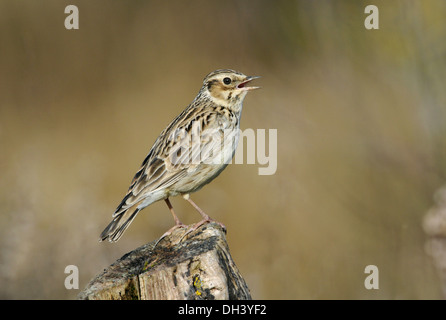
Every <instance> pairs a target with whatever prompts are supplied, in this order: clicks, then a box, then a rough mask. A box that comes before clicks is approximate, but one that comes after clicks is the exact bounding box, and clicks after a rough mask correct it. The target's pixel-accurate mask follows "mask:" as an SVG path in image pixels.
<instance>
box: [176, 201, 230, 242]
mask: <svg viewBox="0 0 446 320" xmlns="http://www.w3.org/2000/svg"><path fill="white" fill-rule="evenodd" d="M183 198H184V199H186V200H187V201H188V202H189V203H190V204H191V205H192V206H193V207H194V208H195V209H196V210H197V211H198V212H199V213H200V215H201V216H202V217H203V220H201V221H199V222H198V223H196V224H195V225H194V226H193V227H192V228H191V229H190V230H188V231H187V232H186V234H188V233H189V232H191V231H193V230H196V229H198V227H200V226H202V225H203V224H205V223H209V222H215V223H217V224H218V225H220V227H222V229H223V230H224V231H225V232H226V226H225V225H224V224H223V223H221V222H218V221H216V220H214V219H212V218H211V217H209V216H208V215H207V214H206V213H205V212H204V211H203V210H201V208H200V207H199V206H197V205H196V203H195V202H193V201H192V199H191V198H190V197H189V194H185V195H183ZM183 237H184V236H183Z"/></svg>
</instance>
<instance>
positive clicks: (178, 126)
mask: <svg viewBox="0 0 446 320" xmlns="http://www.w3.org/2000/svg"><path fill="white" fill-rule="evenodd" d="M202 115H203V109H198V108H193V109H186V110H184V111H183V112H182V113H181V114H180V115H179V116H178V117H177V118H175V119H174V120H173V121H172V122H171V123H170V124H169V126H167V128H166V129H164V130H163V132H161V134H160V136H159V137H158V139H157V140H156V141H155V143H154V145H153V146H152V148H151V149H150V152H149V154H148V155H147V156H146V158H145V159H144V161H143V163H142V164H141V167H140V169H139V170H138V171H137V172H136V174H135V176H134V177H133V180H132V183H131V184H130V187H129V189H128V192H127V194H126V195H125V197H124V198H123V199H122V201H121V203H120V204H119V206H118V207H117V208H116V211H115V213H114V214H113V217H116V216H117V215H119V214H120V213H121V212H123V211H125V210H127V209H128V208H129V207H131V206H133V205H135V204H136V203H140V202H141V200H142V199H145V198H148V197H149V196H150V195H151V194H153V193H154V192H156V191H159V190H162V189H167V188H169V187H170V186H172V185H173V184H175V183H176V182H177V181H179V180H181V178H183V177H184V176H186V175H187V174H190V173H191V171H194V168H196V167H197V166H198V165H199V161H196V158H197V157H198V155H199V152H200V150H199V144H198V145H197V144H196V143H190V142H191V139H193V137H192V136H193V130H199V129H198V126H194V123H197V124H199V123H200V121H201V120H200V121H199V120H198V119H202ZM194 119H197V121H194ZM194 158H195V159H194ZM198 159H199V157H198ZM157 200H158V199H157Z"/></svg>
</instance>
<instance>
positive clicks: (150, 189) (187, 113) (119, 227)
mask: <svg viewBox="0 0 446 320" xmlns="http://www.w3.org/2000/svg"><path fill="white" fill-rule="evenodd" d="M256 78H258V77H250V76H245V75H244V74H242V73H240V72H236V71H234V70H229V69H225V70H216V71H214V72H211V73H210V74H208V75H207V76H206V77H205V78H204V80H203V86H202V87H201V89H200V91H199V92H198V95H197V96H196V97H195V99H194V100H193V101H192V103H191V104H190V105H189V106H188V107H187V108H186V109H185V110H184V111H183V112H181V114H180V115H179V116H177V117H176V118H175V119H174V120H173V121H172V122H171V123H170V124H169V125H168V126H167V127H166V128H165V129H164V130H163V132H161V134H160V136H159V137H158V139H156V141H155V143H154V144H153V146H152V148H151V149H150V151H149V154H148V155H147V157H146V158H145V159H144V161H143V163H142V165H141V168H140V169H139V170H138V172H136V174H135V176H134V178H133V181H132V183H131V185H130V187H129V190H128V192H127V194H126V195H125V197H124V199H123V200H122V201H121V203H120V204H119V206H118V208H117V209H116V211H115V213H114V214H113V216H112V217H113V220H112V222H110V224H109V225H108V226H107V227H106V228H105V229H104V231H103V232H102V233H101V236H100V241H103V240H106V239H108V240H109V241H110V242H115V241H118V240H119V238H120V237H121V236H122V234H123V232H124V231H125V230H126V229H127V228H128V227H129V225H130V223H131V222H132V221H133V219H135V217H136V215H137V214H138V212H139V211H141V210H142V209H144V208H145V207H147V206H149V205H150V204H152V203H154V202H155V201H159V200H164V201H165V202H166V204H167V206H168V207H169V210H170V212H171V213H172V215H173V218H174V220H175V225H174V227H172V228H171V229H170V230H169V231H167V232H166V233H165V234H164V235H163V236H162V237H161V238H160V239H162V238H163V237H164V236H166V235H167V234H169V233H171V232H172V231H173V230H174V229H175V228H178V227H185V225H184V224H182V223H181V222H180V220H179V219H178V217H177V216H176V214H175V212H174V210H173V207H172V205H171V203H170V201H169V197H173V196H176V195H182V196H183V198H184V199H186V200H187V201H189V203H190V204H191V205H192V206H193V207H194V208H195V209H196V210H197V211H198V212H199V213H200V214H201V216H202V217H203V219H202V220H201V221H200V222H198V223H197V224H196V225H194V227H193V228H192V229H196V228H197V227H198V226H200V225H202V224H204V223H207V222H210V221H214V220H212V219H211V218H210V217H209V216H208V215H207V214H206V213H204V212H203V210H201V209H200V208H199V207H198V206H197V205H196V204H195V203H194V202H193V201H192V200H191V199H190V197H189V194H190V193H192V192H195V191H197V190H199V189H201V188H202V187H203V186H204V185H205V184H207V183H209V182H211V181H212V180H213V179H214V178H215V177H217V176H218V175H219V174H220V172H222V171H223V169H224V168H225V167H226V166H227V165H228V163H229V162H230V161H231V159H232V157H233V156H234V153H235V150H236V147H237V143H238V138H239V131H240V130H239V125H240V116H241V113H242V104H243V99H244V98H245V96H246V94H247V93H248V91H249V90H253V89H257V88H258V87H248V86H246V85H247V83H248V82H250V81H251V80H253V79H256ZM220 225H221V226H222V227H223V228H224V226H223V225H222V224H221V223H220Z"/></svg>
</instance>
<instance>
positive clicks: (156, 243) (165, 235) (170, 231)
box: [152, 222, 188, 249]
mask: <svg viewBox="0 0 446 320" xmlns="http://www.w3.org/2000/svg"><path fill="white" fill-rule="evenodd" d="M187 227H188V226H187V225H185V224H183V223H181V222H180V223H177V224H175V225H174V226H173V227H172V228H170V229H169V230H167V231H166V232H164V234H163V235H162V236H161V237H160V238H159V239H158V241H156V242H155V245H154V246H153V248H152V249H155V248H156V246H157V245H158V243H160V242H161V240H163V239H164V238H165V237H167V236H169V235H171V234H172V232H174V231H175V230H176V229H178V228H187ZM181 239H183V238H181Z"/></svg>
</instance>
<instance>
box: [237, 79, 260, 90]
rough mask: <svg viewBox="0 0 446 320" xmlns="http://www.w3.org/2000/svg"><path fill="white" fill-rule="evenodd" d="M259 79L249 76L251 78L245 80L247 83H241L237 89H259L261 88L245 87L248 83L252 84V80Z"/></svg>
mask: <svg viewBox="0 0 446 320" xmlns="http://www.w3.org/2000/svg"><path fill="white" fill-rule="evenodd" d="M258 78H260V77H255V76H249V77H247V78H246V79H245V81H243V82H242V83H240V84H239V85H238V86H237V88H238V89H243V90H254V89H259V88H260V87H246V86H245V85H246V84H247V83H248V82H250V81H252V80H254V79H258Z"/></svg>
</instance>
